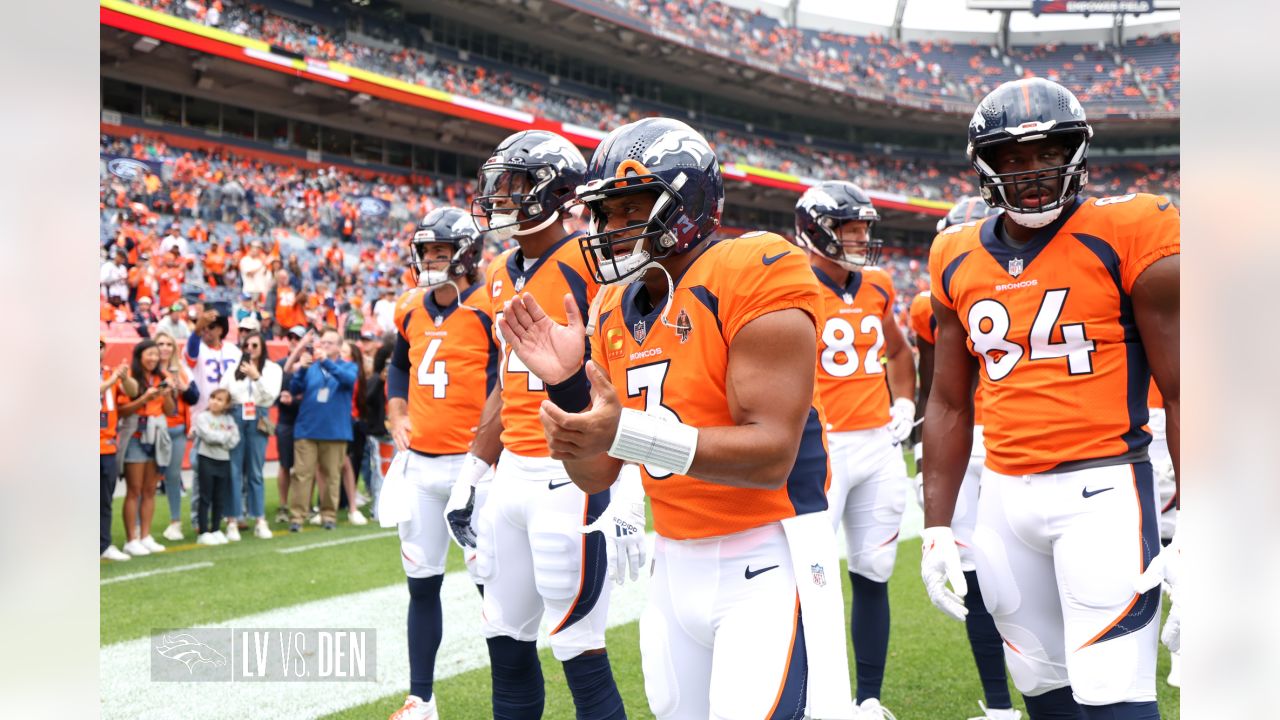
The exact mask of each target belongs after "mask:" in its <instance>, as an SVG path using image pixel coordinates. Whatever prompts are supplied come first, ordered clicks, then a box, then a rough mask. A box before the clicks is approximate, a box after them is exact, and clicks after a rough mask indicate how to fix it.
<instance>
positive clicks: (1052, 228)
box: [948, 195, 1084, 297]
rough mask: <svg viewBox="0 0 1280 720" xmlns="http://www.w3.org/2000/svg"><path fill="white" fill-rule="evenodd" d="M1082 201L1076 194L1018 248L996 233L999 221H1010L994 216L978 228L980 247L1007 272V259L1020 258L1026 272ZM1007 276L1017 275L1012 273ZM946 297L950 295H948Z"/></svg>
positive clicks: (1004, 217)
mask: <svg viewBox="0 0 1280 720" xmlns="http://www.w3.org/2000/svg"><path fill="white" fill-rule="evenodd" d="M1083 202H1084V200H1083V199H1082V198H1080V196H1078V195H1077V196H1076V199H1075V200H1074V201H1072V202H1071V203H1070V204H1069V205H1067V206H1066V207H1064V208H1063V209H1062V213H1061V214H1059V215H1058V219H1057V220H1054V221H1053V222H1051V223H1049V224H1048V225H1045V226H1044V227H1042V228H1040V229H1039V230H1037V231H1036V234H1035V237H1033V238H1031V242H1029V243H1027V244H1026V245H1025V246H1023V247H1022V249H1020V250H1015V249H1014V248H1011V247H1009V246H1008V245H1006V244H1005V243H1004V241H1003V240H1001V239H1000V237H999V235H998V234H997V233H996V228H998V227H1000V225H999V223H1002V222H1012V221H1011V220H1009V218H1008V217H1006V216H1005V215H1004V213H1001V214H1000V215H997V216H995V218H996V222H984V223H982V225H981V226H980V227H979V229H978V237H979V238H980V239H981V240H982V247H984V248H986V250H987V253H988V254H990V255H991V257H992V258H993V259H995V261H996V263H997V264H999V265H1000V267H1001V268H1004V270H1005V272H1006V273H1007V272H1009V261H1010V260H1015V259H1019V258H1020V259H1022V268H1023V269H1022V272H1026V268H1028V267H1030V266H1031V263H1032V262H1034V261H1035V259H1036V256H1038V255H1039V254H1040V251H1041V250H1043V249H1044V248H1045V246H1046V245H1048V244H1049V242H1050V241H1051V240H1053V238H1054V236H1056V235H1057V234H1058V231H1059V230H1061V229H1062V226H1063V225H1066V224H1067V221H1068V220H1070V219H1071V216H1072V215H1075V213H1076V210H1078V209H1079V208H1080V205H1081V204H1082V203H1083ZM1020 274H1021V273H1020ZM1009 276H1010V277H1017V275H1013V274H1012V273H1010V275H1009ZM948 297H950V296H949V295H948Z"/></svg>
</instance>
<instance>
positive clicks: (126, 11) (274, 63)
mask: <svg viewBox="0 0 1280 720" xmlns="http://www.w3.org/2000/svg"><path fill="white" fill-rule="evenodd" d="M100 2H101V7H100V13H99V16H100V22H101V23H102V24H103V25H107V26H109V27H114V28H117V29H119V30H124V31H126V32H132V33H137V34H139V35H145V36H148V37H153V38H155V39H157V40H160V41H161V42H167V43H171V44H174V45H180V46H182V47H186V48H190V49H192V50H198V51H200V52H205V53H209V54H211V55H217V56H219V57H224V58H227V59H229V60H235V61H237V62H243V63H246V64H248V65H255V66H257V67H261V68H265V69H268V70H273V71H276V72H282V73H288V74H290V75H294V76H298V77H304V78H306V79H308V80H313V81H315V82H320V83H324V84H327V85H332V86H334V87H340V88H344V89H347V90H350V91H352V92H357V93H360V92H363V93H367V94H369V95H371V96H374V97H378V98H382V99H384V100H390V101H392V102H395V103H399V104H402V105H411V106H415V107H420V108H423V109H425V110H430V111H432V112H438V113H441V114H444V115H451V116H454V117H460V118H464V119H467V120H472V121H475V122H479V123H483V124H486V125H493V126H497V127H501V128H505V129H507V130H513V131H514V130H529V129H539V130H550V131H552V132H555V133H558V134H560V135H563V136H564V137H565V138H567V139H568V140H570V141H571V142H573V143H574V144H576V145H578V146H580V147H584V148H587V149H594V148H595V147H596V146H597V145H599V144H600V141H601V140H603V139H604V136H605V133H604V132H601V131H599V130H595V129H593V128H587V127H583V126H581V125H575V124H573V123H562V122H557V121H554V120H548V119H546V118H541V117H537V116H535V115H532V114H530V113H527V112H522V111H519V110H512V109H510V108H505V107H502V106H500V105H494V104H493V103H489V102H485V101H483V100H476V99H474V98H468V97H462V96H459V95H454V94H452V93H447V92H444V91H441V90H435V89H433V88H429V87H423V86H421V85H415V84H413V83H409V82H405V81H403V80H397V79H395V78H391V77H387V76H385V75H379V74H377V73H373V72H369V71H367V70H361V69H359V68H354V67H350V66H347V65H343V64H341V63H334V62H328V61H324V60H317V59H315V58H308V57H305V56H301V55H299V54H298V53H294V52H289V51H286V50H284V49H282V48H278V47H274V46H272V45H270V44H269V43H266V42H263V41H261V40H254V39H252V38H247V37H244V36H242V35H237V34H235V33H231V32H227V31H225V30H220V29H218V28H212V27H207V26H205V25H200V24H198V23H194V22H191V21H189V20H184V19H182V18H177V17H174V16H172V15H167V14H165V13H162V12H159V11H156V10H150V9H148V8H143V7H138V6H137V5H133V4H130V3H127V2H123V0H100ZM718 54H719V53H718ZM135 170H136V168H135ZM723 170H724V175H725V177H727V178H731V179H734V180H740V181H742V182H746V183H750V184H752V185H760V186H764V187H772V188H779V189H783V190H789V191H793V192H796V193H803V192H804V191H805V190H807V189H808V188H809V187H810V186H812V185H815V184H817V183H818V182H819V181H818V180H816V179H813V178H806V177H801V176H798V175H792V174H790V173H783V172H778V171H775V170H769V169H766V168H759V167H754V166H751V165H744V164H740V163H739V164H734V163H726V164H725V165H724V167H723ZM867 194H868V195H870V196H871V198H872V199H873V200H875V201H876V204H877V205H879V206H881V207H884V208H888V209H893V210H901V211H906V212H912V213H919V214H922V215H931V216H935V217H942V216H943V215H945V214H946V212H947V210H948V209H950V207H951V204H950V203H947V202H941V201H937V200H928V199H925V198H914V197H908V196H906V195H900V194H897V193H884V192H878V191H875V190H868V191H867Z"/></svg>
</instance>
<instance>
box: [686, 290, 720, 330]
mask: <svg viewBox="0 0 1280 720" xmlns="http://www.w3.org/2000/svg"><path fill="white" fill-rule="evenodd" d="M689 292H691V293H693V296H694V297H695V298H697V299H698V302H700V303H702V305H703V307H705V308H706V309H707V310H709V311H710V312H711V314H712V315H713V316H714V317H715V319H716V329H717V330H719V331H720V336H721V337H724V324H723V323H721V322H720V298H718V297H716V294H715V293H713V292H711V291H710V290H708V289H707V288H706V286H704V285H695V286H694V287H691V288H689Z"/></svg>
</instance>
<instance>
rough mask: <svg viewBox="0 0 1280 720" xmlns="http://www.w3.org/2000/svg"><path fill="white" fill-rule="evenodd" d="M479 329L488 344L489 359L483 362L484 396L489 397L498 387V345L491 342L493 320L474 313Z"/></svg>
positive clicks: (479, 313) (478, 312) (482, 314)
mask: <svg viewBox="0 0 1280 720" xmlns="http://www.w3.org/2000/svg"><path fill="white" fill-rule="evenodd" d="M475 316H476V319H477V320H479V321H480V327H481V328H483V329H484V337H485V339H486V340H488V341H489V342H488V343H487V346H488V348H489V357H488V359H486V360H485V361H484V395H485V397H489V393H491V392H493V388H495V387H496V386H497V385H498V345H497V343H495V342H494V341H493V319H492V318H490V317H489V316H488V315H486V314H485V313H483V312H480V311H479V310H477V311H476V312H475Z"/></svg>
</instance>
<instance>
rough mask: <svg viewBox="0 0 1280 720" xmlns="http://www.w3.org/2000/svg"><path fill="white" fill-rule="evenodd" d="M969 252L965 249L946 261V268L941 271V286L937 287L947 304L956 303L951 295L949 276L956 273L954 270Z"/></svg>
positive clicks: (958, 267) (957, 268)
mask: <svg viewBox="0 0 1280 720" xmlns="http://www.w3.org/2000/svg"><path fill="white" fill-rule="evenodd" d="M971 252H973V251H972V250H966V251H964V252H962V253H960V254H959V255H957V256H956V259H955V260H952V261H951V262H949V263H947V267H946V269H945V270H943V271H942V287H941V288H939V289H940V290H941V291H942V294H943V295H944V296H946V298H947V304H948V305H955V304H956V301H955V299H954V298H952V297H951V278H952V276H954V275H955V274H956V271H957V270H959V269H960V263H963V262H964V259H965V258H967V257H969V253H971Z"/></svg>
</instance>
